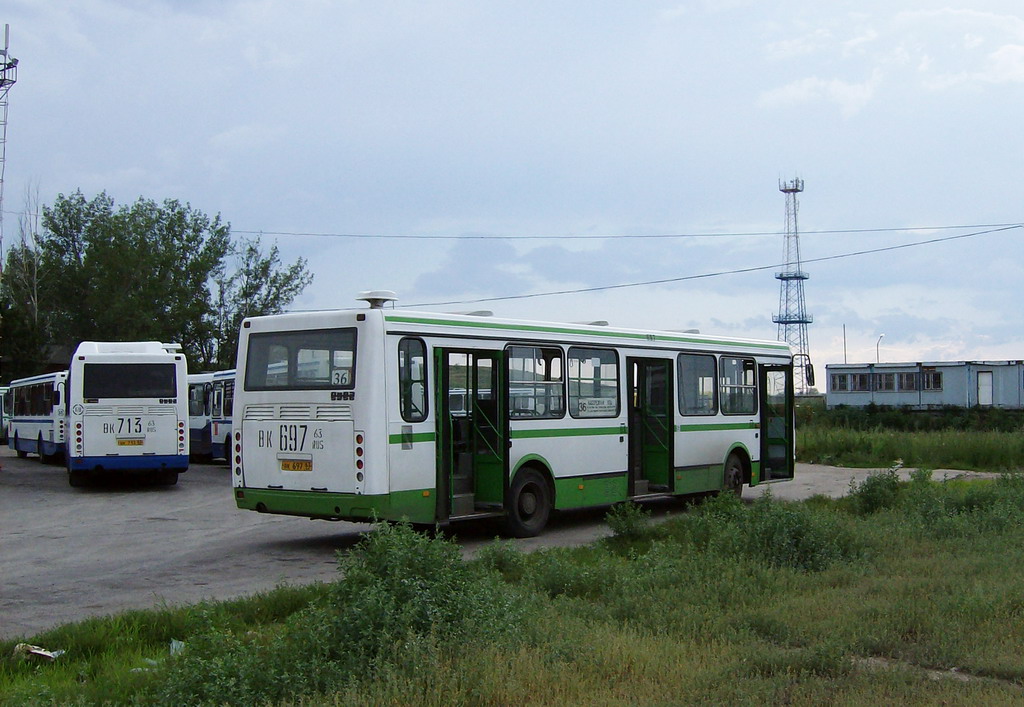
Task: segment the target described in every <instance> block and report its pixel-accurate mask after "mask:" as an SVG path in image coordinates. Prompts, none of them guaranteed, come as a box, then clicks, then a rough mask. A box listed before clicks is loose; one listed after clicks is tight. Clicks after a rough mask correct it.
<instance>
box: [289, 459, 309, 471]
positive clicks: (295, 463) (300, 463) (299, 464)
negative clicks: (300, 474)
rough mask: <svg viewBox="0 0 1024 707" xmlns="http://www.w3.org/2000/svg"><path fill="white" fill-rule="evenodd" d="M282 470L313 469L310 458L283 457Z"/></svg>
mask: <svg viewBox="0 0 1024 707" xmlns="http://www.w3.org/2000/svg"><path fill="white" fill-rule="evenodd" d="M281 471H313V462H312V460H310V459H282V460H281Z"/></svg>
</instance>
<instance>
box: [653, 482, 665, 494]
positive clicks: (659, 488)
mask: <svg viewBox="0 0 1024 707" xmlns="http://www.w3.org/2000/svg"><path fill="white" fill-rule="evenodd" d="M649 490H650V492H651V493H668V490H669V488H668V484H651V486H650V489H649Z"/></svg>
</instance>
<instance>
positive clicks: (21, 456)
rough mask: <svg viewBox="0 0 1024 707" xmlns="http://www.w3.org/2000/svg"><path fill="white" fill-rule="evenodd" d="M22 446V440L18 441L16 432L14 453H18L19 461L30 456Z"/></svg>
mask: <svg viewBox="0 0 1024 707" xmlns="http://www.w3.org/2000/svg"><path fill="white" fill-rule="evenodd" d="M20 444H21V440H19V439H18V433H17V432H15V433H14V451H16V452H17V453H18V459H24V458H25V457H27V456H28V452H26V451H25V450H24V449H22V448H21V447H20V446H18V445H20Z"/></svg>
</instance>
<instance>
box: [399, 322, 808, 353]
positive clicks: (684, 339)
mask: <svg viewBox="0 0 1024 707" xmlns="http://www.w3.org/2000/svg"><path fill="white" fill-rule="evenodd" d="M384 320H385V321H388V322H397V323H403V324H434V325H437V326H454V327H467V328H470V329H499V330H507V331H526V332H542V333H545V334H574V335H578V336H601V337H606V338H618V339H638V340H641V341H646V342H648V343H655V342H659V341H661V342H673V343H686V344H698V345H703V346H708V345H715V346H735V347H738V348H751V349H770V350H778V351H786V352H788V351H789V346H788V345H786V344H776V343H772V342H763V343H762V342H752V341H722V340H717V339H695V338H692V337H688V336H672V335H668V334H664V333H658V334H654V333H650V334H648V333H644V332H625V331H615V330H610V331H601V330H599V329H596V328H595V329H574V328H572V327H558V326H541V325H539V324H509V323H506V322H495V321H487V320H481V321H461V320H459V321H457V320H454V319H434V318H428V317H405V316H402V315H398V314H387V315H385V316H384Z"/></svg>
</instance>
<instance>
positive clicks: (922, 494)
mask: <svg viewBox="0 0 1024 707" xmlns="http://www.w3.org/2000/svg"><path fill="white" fill-rule="evenodd" d="M895 472H896V469H895V468H893V469H890V470H889V472H884V473H882V474H879V475H877V476H879V477H880V478H881V479H882V480H881V481H872V482H871V483H870V484H860V485H857V486H855V488H854V495H855V496H857V495H863V496H864V497H869V496H870V497H871V498H873V499H874V500H872V501H871V502H870V503H868V502H866V501H862V500H854V499H853V498H848V499H839V500H834V499H826V498H818V499H816V500H815V501H814V502H813V503H785V502H779V501H777V500H775V499H772V498H771V497H770V496H768V497H765V498H763V499H759V500H757V501H755V502H754V503H743V502H741V501H739V500H738V499H736V498H735V497H734V496H733V495H731V494H723V495H720V496H718V497H717V498H714V499H711V500H709V501H707V502H705V503H703V504H701V505H699V506H696V507H693V508H692V509H691V510H690V511H689V512H687V513H684V514H680V515H676V516H673V517H671V518H669V519H668V520H665V521H663V522H660V523H656V524H650V525H649V526H648V527H646V529H645V530H644V531H643V532H642V533H641V534H640V535H638V536H637V537H635V538H633V539H632V540H628V539H626V538H625V536H620V535H617V536H616V537H615V538H613V540H615V542H614V543H611V542H607V541H603V542H599V543H595V544H592V545H589V546H586V547H578V548H546V549H538V550H534V551H532V552H523V551H521V550H520V549H518V548H519V547H520V546H517V545H516V544H515V543H513V542H509V541H502V542H498V543H495V544H492V545H489V546H487V547H485V548H481V550H480V551H479V552H478V554H477V559H476V560H474V561H471V562H464V561H462V559H461V556H460V552H459V549H458V548H457V547H455V546H453V545H452V544H450V543H448V542H446V541H443V540H431V539H429V538H427V537H424V536H420V535H417V534H415V533H413V532H412V530H411V529H410V528H408V527H407V526H401V525H399V526H379V527H377V528H376V529H375V530H374V531H373V532H372V533H370V534H369V535H368V536H366V537H365V538H364V539H363V541H362V542H360V544H359V545H358V546H357V547H356V548H355V550H354V551H353V552H351V553H350V554H349V555H347V556H342V557H340V558H339V568H340V570H341V572H342V574H343V576H342V579H341V580H340V581H339V582H338V583H336V584H333V585H329V586H323V587H320V588H319V589H318V590H317V591H315V592H313V593H311V594H309V595H303V594H302V593H300V592H298V591H297V590H296V593H295V594H294V595H290V596H282V597H281V598H280V599H278V600H276V601H274V602H270V601H268V600H266V599H264V600H262V604H261V606H260V607H259V608H253V607H247V603H246V602H241V601H240V602H233V603H231V604H230V605H219V604H218V605H204V606H202V607H198V608H193V609H190V610H187V611H184V610H177V609H164V610H162V611H163V612H169V613H166V614H163V613H161V614H160V616H159V617H154V618H153V619H152V621H149V622H147V621H146V620H143V619H140V618H139V617H141V616H143V615H144V612H139V614H137V615H136V614H129V615H125V617H124V618H123V620H122V621H121V622H120V623H111V622H110V620H97V622H96V623H94V624H91V626H81V627H80V628H78V629H76V631H81V632H86V631H87V630H93V631H95V634H96V635H95V636H93V638H92V639H91V640H90V639H89V638H88V637H87V636H86V635H84V634H83V633H75V632H66V633H57V632H54V633H51V634H48V635H46V636H45V637H39V640H38V641H37V642H39V643H40V644H44V645H49V646H50V647H68V648H69V653H68V656H69V660H67V661H66V662H64V663H61V662H59V661H58V662H56V663H53V664H37V665H28V664H24V663H15V662H14V661H12V660H10V659H9V658H5V657H4V656H8V655H10V649H11V647H12V646H10V645H6V644H2V643H0V652H2V653H3V655H0V704H12V705H13V704H18V705H21V704H53V703H56V704H102V703H104V702H105V701H106V702H109V703H113V704H175V705H177V704H184V705H190V704H337V705H348V704H414V705H446V706H447V705H479V704H520V703H538V704H596V703H599V704H698V703H706V704H755V703H756V704H871V703H879V704H892V703H899V704H1014V703H1016V702H1019V699H1020V684H1021V682H1022V681H1024V658H1022V657H1021V656H1024V623H1022V622H1021V621H1020V616H1021V610H1022V602H1021V599H1020V597H1021V596H1024V577H1022V575H1021V573H1020V571H1019V567H1020V565H1021V563H1024V546H1022V544H1021V543H1020V535H1021V530H1022V525H1024V522H1022V521H1024V479H1022V478H1021V477H1019V476H1017V475H1008V476H1006V477H1004V478H1002V479H1000V480H998V481H996V482H992V483H977V482H963V481H954V480H940V481H935V480H933V479H932V478H931V477H932V474H931V473H930V472H927V471H918V472H915V473H913V474H912V475H911V480H910V481H909V482H898V481H897V483H896V488H895V490H894V489H893V485H892V483H891V481H890V479H891V477H892V476H895V475H896V473H895ZM861 504H866V505H861ZM868 507H870V508H872V509H873V510H872V511H870V512H869V511H867V510H866V509H867V508H868ZM631 512H633V511H631ZM179 612H181V613H179ZM171 637H174V638H181V639H183V640H185V641H186V646H187V647H186V648H185V650H184V651H183V652H182V653H181V654H179V655H177V656H175V657H173V658H168V657H167V644H166V641H167V640H168V639H169V638H171ZM44 638H45V640H46V643H44ZM61 644H63V645H61ZM72 656H74V657H72ZM147 658H148V659H151V660H155V661H156V665H152V664H151V663H149V662H148V661H147V660H146V659H147ZM115 665H116V666H120V667H119V668H116V669H115V668H114V667H113V666H115ZM127 666H132V667H139V666H142V671H141V672H131V671H130V670H129V669H128V668H127ZM954 667H955V668H956V672H955V673H952V672H949V669H950V668H954ZM954 676H955V677H956V679H950V678H952V677H954Z"/></svg>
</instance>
